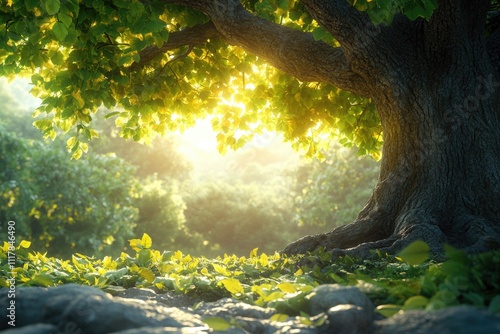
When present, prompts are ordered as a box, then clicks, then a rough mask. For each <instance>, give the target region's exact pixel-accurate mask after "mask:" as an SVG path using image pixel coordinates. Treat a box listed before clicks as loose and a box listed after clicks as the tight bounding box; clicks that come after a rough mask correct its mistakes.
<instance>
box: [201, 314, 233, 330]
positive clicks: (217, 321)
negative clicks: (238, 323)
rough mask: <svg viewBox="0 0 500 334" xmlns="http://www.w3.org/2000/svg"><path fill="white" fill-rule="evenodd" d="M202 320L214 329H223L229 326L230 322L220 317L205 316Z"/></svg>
mask: <svg viewBox="0 0 500 334" xmlns="http://www.w3.org/2000/svg"><path fill="white" fill-rule="evenodd" d="M203 322H204V323H206V324H207V325H208V327H210V328H211V329H212V330H214V331H225V330H227V329H229V327H231V324H230V323H229V322H228V321H227V320H225V319H222V318H215V317H214V318H205V319H203Z"/></svg>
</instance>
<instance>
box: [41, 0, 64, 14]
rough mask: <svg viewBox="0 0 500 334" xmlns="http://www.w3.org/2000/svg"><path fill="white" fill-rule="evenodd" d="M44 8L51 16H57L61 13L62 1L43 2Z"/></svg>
mask: <svg viewBox="0 0 500 334" xmlns="http://www.w3.org/2000/svg"><path fill="white" fill-rule="evenodd" d="M42 6H43V8H44V9H45V11H46V12H47V14H49V15H55V14H57V13H58V12H59V9H60V8H61V2H60V0H44V1H42Z"/></svg>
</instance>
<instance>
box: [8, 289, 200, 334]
mask: <svg viewBox="0 0 500 334" xmlns="http://www.w3.org/2000/svg"><path fill="white" fill-rule="evenodd" d="M15 300H16V318H17V317H18V318H17V319H16V325H17V326H26V325H30V324H36V323H49V324H52V325H55V326H57V327H58V328H59V330H60V331H61V332H63V333H76V332H80V333H93V334H100V333H112V332H118V331H123V330H126V329H133V328H139V327H177V328H182V327H205V328H207V327H206V325H205V324H204V323H203V322H202V321H201V318H200V317H199V316H198V315H196V314H191V313H187V312H185V311H183V310H180V309H178V308H168V307H165V306H163V305H162V304H159V303H158V302H156V301H148V302H145V301H142V300H138V299H124V298H112V297H111V296H110V295H109V294H106V293H104V292H102V291H100V290H99V289H96V288H90V287H84V286H79V285H63V286H59V287H55V288H50V289H42V288H27V287H19V288H17V291H16V299H15ZM5 302H6V301H5ZM5 302H4V301H3V300H0V306H1V305H2V304H3V303H5ZM17 306H19V307H17Z"/></svg>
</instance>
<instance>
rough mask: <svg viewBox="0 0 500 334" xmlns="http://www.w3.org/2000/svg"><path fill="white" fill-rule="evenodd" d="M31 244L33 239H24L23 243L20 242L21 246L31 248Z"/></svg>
mask: <svg viewBox="0 0 500 334" xmlns="http://www.w3.org/2000/svg"><path fill="white" fill-rule="evenodd" d="M30 246H31V241H27V240H22V241H21V243H19V247H20V248H30Z"/></svg>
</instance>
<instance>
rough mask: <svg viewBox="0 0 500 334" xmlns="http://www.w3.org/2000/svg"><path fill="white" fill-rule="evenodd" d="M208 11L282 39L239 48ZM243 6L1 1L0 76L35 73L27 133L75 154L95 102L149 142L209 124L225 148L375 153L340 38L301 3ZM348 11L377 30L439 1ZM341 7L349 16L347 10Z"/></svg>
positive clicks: (372, 117) (372, 129)
mask: <svg viewBox="0 0 500 334" xmlns="http://www.w3.org/2000/svg"><path fill="white" fill-rule="evenodd" d="M209 3H213V6H221V8H219V10H220V11H225V10H231V9H230V8H233V7H234V8H237V9H238V10H240V11H241V13H240V15H242V16H241V18H242V19H246V20H258V23H259V24H260V27H261V29H262V30H261V31H260V32H261V33H265V31H266V29H268V27H266V25H269V24H272V25H273V29H279V30H282V32H283V34H282V40H273V38H274V39H275V38H276V37H275V36H270V37H269V38H265V34H264V35H259V31H258V30H256V31H251V32H249V33H250V34H254V35H255V36H254V38H255V40H259V42H260V43H259V44H257V43H256V42H255V41H254V42H252V41H249V42H248V43H249V44H248V45H243V48H241V47H240V46H242V45H240V43H239V42H235V41H233V40H231V37H230V36H227V35H222V34H221V33H220V32H219V31H218V29H217V28H216V26H215V24H214V22H213V20H211V19H210V18H209V17H208V16H207V15H205V14H204V13H203V11H206V8H208V7H210V6H211V5H210V4H209ZM241 4H242V5H243V6H244V9H243V7H241V8H240V7H239V6H240V4H239V2H238V1H213V2H211V1H201V2H200V1H181V0H179V1H160V0H147V1H139V0H136V1H124V0H112V1H110V0H83V1H78V0H68V1H60V0H45V1H34V0H27V1H16V0H9V1H2V4H1V5H0V36H2V37H1V38H0V49H1V51H0V64H1V66H0V75H1V76H8V77H12V76H31V82H32V84H33V88H32V90H31V92H32V93H33V94H34V95H35V96H37V97H39V98H40V99H41V100H42V105H41V106H40V107H39V108H38V109H37V111H36V112H35V116H40V115H42V116H43V117H42V118H40V119H38V120H36V121H35V123H34V124H35V126H36V127H38V128H40V129H41V130H42V131H43V133H44V135H45V136H46V137H48V138H54V137H55V136H56V130H57V129H61V130H63V131H64V132H67V131H73V132H72V133H74V134H75V135H74V136H73V137H71V138H70V139H69V140H68V141H67V145H68V147H69V148H70V149H71V150H72V152H73V157H74V158H78V157H80V156H81V154H82V153H83V152H85V151H87V149H88V144H87V142H88V141H89V140H91V139H93V138H94V137H97V132H96V131H95V130H94V129H93V127H92V119H93V118H95V113H96V112H97V111H98V108H99V107H100V106H101V105H104V106H106V107H107V108H110V109H113V108H114V109H113V110H115V111H113V112H111V113H108V114H107V115H106V117H113V116H116V124H117V125H118V126H119V127H120V128H121V135H122V136H123V137H125V138H133V139H134V140H141V141H146V142H148V141H150V140H151V138H152V137H153V136H154V134H155V133H159V134H164V133H165V132H167V131H171V130H174V129H183V128H185V127H186V126H190V125H192V124H194V122H195V120H196V119H199V118H205V117H207V116H210V117H211V119H212V125H213V128H214V129H215V130H216V131H217V132H218V135H217V139H218V142H219V149H220V150H221V151H224V150H225V149H226V148H227V147H230V148H232V149H236V148H238V147H241V146H243V145H244V144H245V143H246V142H248V141H249V140H250V138H251V137H252V135H253V134H254V133H258V132H260V131H262V130H263V129H270V130H277V131H280V132H282V133H284V135H285V138H286V139H287V140H290V141H292V142H293V144H294V146H295V147H297V148H299V147H300V148H304V149H306V150H307V152H308V154H309V155H314V154H316V152H318V148H320V147H321V145H324V144H325V141H324V139H325V138H329V137H335V138H338V139H340V141H341V143H342V144H344V145H348V146H350V145H353V144H354V145H357V146H358V147H359V148H360V153H371V154H372V155H374V156H375V157H378V156H379V148H380V146H381V143H382V137H381V127H380V121H379V118H378V116H377V114H376V111H375V107H374V105H373V103H372V101H371V99H369V98H364V97H362V95H363V92H362V91H357V90H356V89H353V87H351V86H350V84H349V82H350V81H353V80H354V79H355V78H350V77H342V73H341V71H343V70H344V69H343V67H345V66H347V64H345V62H344V63H343V61H345V59H344V60H343V59H342V57H343V56H342V54H341V53H339V49H338V48H337V47H338V46H339V43H344V41H343V40H342V39H345V38H347V37H348V36H336V38H333V37H332V36H331V35H330V34H329V33H328V32H327V30H325V29H324V28H323V27H320V26H319V25H318V23H317V22H316V21H315V20H313V19H312V17H311V16H310V15H309V14H308V12H307V10H306V6H305V5H304V4H303V3H302V2H300V1H295V0H261V1H255V0H245V1H242V2H241ZM351 4H352V5H353V6H354V7H355V8H356V9H358V10H361V11H367V12H368V13H369V14H370V17H371V19H372V20H373V22H375V23H380V22H385V23H388V22H390V21H391V20H392V19H393V17H394V15H395V14H396V13H404V14H405V15H407V16H408V17H409V18H411V19H416V18H419V17H424V18H426V17H429V16H430V14H431V13H432V11H433V10H434V9H435V7H436V6H437V1H436V0H425V1H416V0H414V1H403V0H398V1H389V0H383V1H382V0H379V1H365V0H362V1H351ZM343 7H344V8H343V10H345V11H353V10H355V9H354V8H352V7H351V6H350V5H348V3H347V2H346V3H345V4H344V6H343ZM242 22H243V23H239V25H240V27H241V28H242V29H245V24H244V21H242ZM258 27H259V25H257V29H258ZM376 27H377V26H376V25H371V24H370V25H367V26H366V27H360V29H363V33H370V32H374V31H376V29H377V28H376ZM304 32H307V33H309V34H305V33H304ZM359 32H361V31H359ZM359 32H358V33H359ZM235 33H237V32H235ZM286 39H295V42H296V43H290V42H287V40H286ZM251 43H254V44H253V45H251ZM273 44H275V45H276V48H274V49H273ZM245 50H249V51H245ZM285 57H286V60H285V59H284V58H285ZM332 60H335V61H334V62H331V61H332ZM332 64H333V65H332ZM270 65H273V66H270ZM333 76H336V78H335V79H332V77H333ZM339 88H342V89H344V90H341V89H339ZM346 90H347V91H352V92H354V93H358V95H355V94H352V93H349V92H347V91H346ZM318 145H319V146H318Z"/></svg>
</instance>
